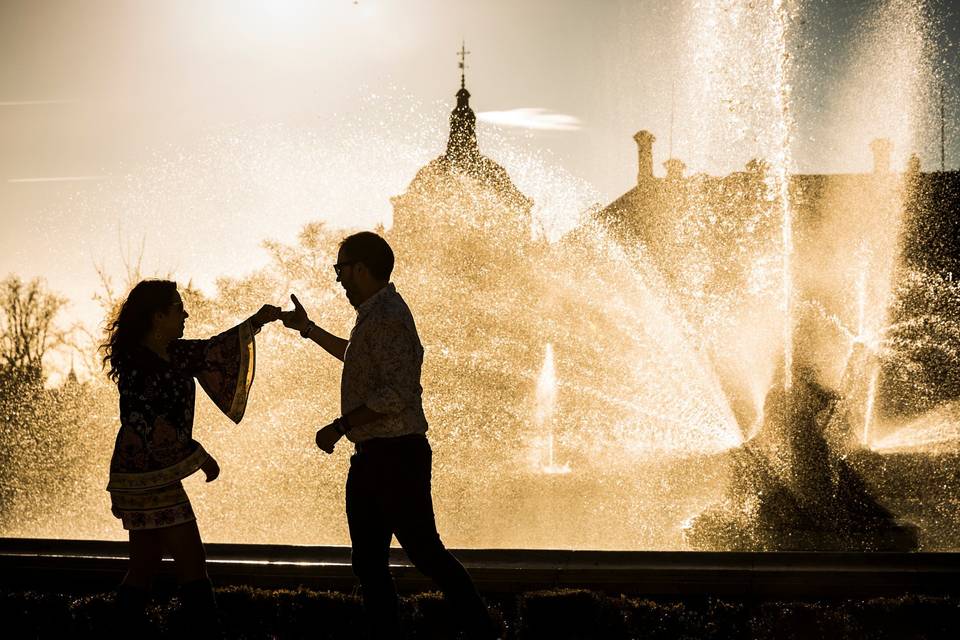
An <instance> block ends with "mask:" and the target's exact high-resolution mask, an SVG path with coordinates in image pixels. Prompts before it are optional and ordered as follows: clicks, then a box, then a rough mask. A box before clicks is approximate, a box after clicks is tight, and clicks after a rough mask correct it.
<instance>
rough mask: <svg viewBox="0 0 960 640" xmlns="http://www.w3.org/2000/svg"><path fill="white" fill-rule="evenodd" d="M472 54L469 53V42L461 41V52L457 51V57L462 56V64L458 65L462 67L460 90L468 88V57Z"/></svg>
mask: <svg viewBox="0 0 960 640" xmlns="http://www.w3.org/2000/svg"><path fill="white" fill-rule="evenodd" d="M469 54H470V52H469V51H467V42H466V40H463V41H461V44H460V51H457V55H458V56H460V62H459V63H458V64H457V66H458V67H460V88H461V89H466V88H467V56H468V55H469Z"/></svg>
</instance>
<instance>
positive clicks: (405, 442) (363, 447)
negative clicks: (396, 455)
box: [354, 433, 427, 453]
mask: <svg viewBox="0 0 960 640" xmlns="http://www.w3.org/2000/svg"><path fill="white" fill-rule="evenodd" d="M426 441H427V436H426V435H424V434H422V433H408V434H407V435H404V436H396V437H394V438H370V439H369V440H362V441H360V442H357V443H355V444H354V447H355V448H356V450H357V453H372V452H376V451H386V450H388V449H394V448H397V447H402V446H409V445H411V444H416V443H419V442H426Z"/></svg>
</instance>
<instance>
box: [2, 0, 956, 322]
mask: <svg viewBox="0 0 960 640" xmlns="http://www.w3.org/2000/svg"><path fill="white" fill-rule="evenodd" d="M711 4H714V5H717V4H719V5H733V4H736V2H734V0H727V1H726V2H722V1H720V0H718V1H717V2H715V3H711V2H709V1H708V0H677V1H675V2H674V1H667V0H663V1H652V0H647V1H643V0H627V1H624V2H617V1H614V0H603V1H599V2H598V1H594V0H577V1H574V0H564V1H563V2H556V1H555V0H527V1H524V2H515V1H499V0H498V1H486V2H462V1H453V0H415V1H403V2H400V1H399V0H398V1H394V2H389V1H385V0H380V1H376V0H357V1H354V0H327V1H324V2H309V1H306V0H302V1H295V0H269V1H267V0H264V1H263V2H253V1H234V0H230V1H228V0H220V1H214V0H201V1H197V0H170V1H164V2H156V1H152V0H142V1H134V0H127V1H109V2H108V1H102V0H85V1H82V2H81V1H54V0H4V2H2V3H0V148H2V149H3V152H2V153H0V220H2V224H3V234H2V236H0V276H5V275H6V274H9V273H16V274H19V275H21V276H23V277H26V278H30V277H35V276H42V277H44V278H46V279H47V281H48V283H49V284H50V286H51V287H52V288H54V289H55V290H57V291H59V292H61V293H63V294H65V295H67V296H68V297H69V298H70V299H71V300H72V306H71V309H69V310H68V314H72V315H73V316H74V317H81V318H84V319H87V320H89V319H91V318H95V316H96V307H95V305H93V303H91V302H90V301H89V298H90V295H91V293H92V292H93V291H94V290H95V289H96V287H97V278H96V271H95V268H94V267H95V264H98V263H99V264H102V265H103V266H104V267H105V268H106V269H107V270H108V271H110V272H113V273H116V272H119V271H120V270H121V268H122V256H123V254H124V252H125V251H127V249H126V248H128V247H131V246H133V247H136V246H139V244H140V242H141V241H142V242H143V243H144V245H145V254H144V257H145V261H144V267H145V271H146V272H147V273H149V274H161V275H162V274H166V273H171V274H172V275H174V276H176V277H177V278H178V279H179V280H182V281H185V280H188V279H193V280H194V281H195V282H197V283H199V284H200V285H201V286H209V285H210V283H212V282H213V280H214V279H215V278H216V277H217V276H218V275H222V274H232V275H242V274H243V273H245V272H248V271H249V270H251V269H253V268H255V267H257V266H258V265H260V264H262V262H263V260H264V254H263V252H262V251H261V250H260V249H259V244H260V242H261V241H262V240H264V239H266V238H275V239H280V240H290V239H292V238H293V237H294V236H295V234H296V232H297V230H298V229H299V228H300V227H301V226H302V225H303V224H304V223H305V222H307V221H309V220H313V219H318V218H322V219H327V220H330V221H331V223H332V224H335V225H337V226H372V225H373V224H376V223H377V222H385V223H389V216H390V206H389V200H388V199H389V197H390V196H393V195H397V194H399V193H401V192H402V191H403V189H404V188H405V187H406V184H407V183H408V182H409V180H410V179H411V178H412V177H413V174H414V173H415V171H416V170H417V168H419V167H420V166H422V165H423V164H425V163H426V162H427V161H428V160H429V159H430V158H432V157H434V156H436V155H437V154H439V153H440V152H441V151H442V149H443V145H444V144H445V140H446V126H447V125H446V121H447V116H448V113H449V110H450V108H451V107H452V101H453V94H454V93H455V91H456V89H457V88H458V82H459V77H458V72H457V68H456V61H457V59H456V56H455V52H456V50H457V49H458V48H459V46H460V43H461V39H465V40H466V46H467V49H468V50H470V51H471V52H472V54H471V55H470V56H469V57H468V71H467V83H468V88H469V89H470V91H471V93H472V95H473V98H472V100H471V103H472V105H473V107H474V109H475V110H476V111H477V112H478V114H479V116H480V124H479V128H478V131H479V139H480V146H481V150H483V151H484V152H485V153H487V154H488V155H490V156H491V157H493V158H494V159H495V160H497V161H498V162H500V163H501V164H503V165H504V166H505V167H506V168H507V169H508V171H510V173H511V176H512V177H513V178H514V180H515V181H516V182H517V183H518V186H520V188H521V190H524V191H525V192H526V193H527V194H528V195H531V196H532V197H533V198H534V199H535V200H538V202H539V204H540V206H541V207H543V212H542V214H543V215H544V216H547V217H549V218H550V219H561V218H563V219H566V220H568V221H569V220H574V219H575V218H576V215H577V214H578V213H579V212H580V211H582V210H583V209H585V208H586V207H587V206H589V205H591V204H594V203H602V204H605V203H607V202H610V201H611V200H613V199H614V198H616V197H617V196H618V195H620V194H621V193H623V192H624V191H626V190H627V189H628V188H630V186H631V185H632V184H633V182H634V180H635V176H636V152H635V147H634V143H633V141H632V139H631V136H632V134H633V133H634V132H635V131H637V130H638V129H641V128H645V129H650V130H652V131H653V132H654V133H655V134H656V135H657V137H658V143H657V146H656V148H655V157H654V160H655V166H656V170H657V172H658V173H662V169H661V163H662V161H663V160H665V159H666V157H667V152H668V143H667V141H668V139H669V137H670V133H669V131H670V115H671V105H673V110H674V115H675V121H676V124H675V133H674V136H673V139H674V144H673V150H674V155H676V156H679V157H681V158H686V159H687V160H688V165H690V166H689V169H690V170H691V171H711V172H718V171H730V170H734V169H736V168H739V167H741V166H742V163H743V162H744V161H745V160H746V159H747V158H745V157H740V156H737V155H736V154H733V155H732V156H731V157H730V158H727V159H720V160H718V161H715V162H713V163H711V162H710V161H708V160H707V159H703V158H698V156H697V152H698V144H697V143H698V136H699V132H697V131H691V130H689V128H685V127H684V115H685V113H684V111H685V109H686V108H687V106H688V102H689V97H688V98H687V102H685V101H684V100H679V101H678V99H677V98H676V97H675V96H676V93H677V91H676V89H675V83H676V81H677V78H680V77H683V73H682V69H679V68H678V65H680V64H682V63H681V62H679V61H681V60H683V59H684V58H683V56H682V55H681V52H682V51H683V49H684V44H685V43H684V35H683V34H685V33H687V32H688V31H687V30H686V28H685V26H684V25H685V24H686V23H687V22H688V21H689V20H690V19H691V16H696V15H698V11H701V10H702V8H703V7H705V6H707V5H711ZM741 4H742V3H741ZM795 4H799V5H801V8H800V15H801V17H802V21H801V22H798V23H797V25H798V26H797V29H798V33H799V34H801V35H800V36H799V37H801V38H802V39H803V40H804V41H803V42H802V43H794V46H793V50H794V52H795V54H796V55H797V56H798V59H799V61H800V64H799V65H798V68H799V69H801V70H802V77H799V78H797V79H796V84H795V92H796V93H798V95H797V96H795V101H796V102H795V104H794V105H792V107H793V108H794V110H795V112H794V114H793V116H794V118H795V120H796V126H797V128H798V132H799V133H798V135H797V137H796V149H795V155H794V158H793V161H794V163H795V167H794V168H795V169H797V170H800V171H811V172H814V171H815V172H835V171H865V170H867V169H868V168H869V152H868V151H867V144H868V142H869V139H868V138H869V136H870V135H873V133H872V132H870V131H867V130H866V129H865V130H864V131H862V132H860V131H857V130H850V131H847V130H846V129H843V128H840V127H836V126H834V128H833V129H831V128H829V125H828V124H826V123H830V122H839V121H840V120H838V119H837V118H831V112H832V110H833V111H835V110H837V109H840V108H842V105H844V104H850V103H856V102H857V101H858V99H859V98H858V96H857V95H856V94H855V92H856V91H858V90H869V83H867V84H864V80H863V77H862V76H863V74H861V77H859V78H858V76H857V74H856V73H853V74H852V75H851V71H850V68H849V65H848V64H847V63H848V62H849V60H850V59H851V56H855V55H857V51H858V46H857V45H859V44H862V43H863V33H864V24H865V23H868V22H869V20H870V19H871V16H872V15H874V14H875V13H876V11H877V10H878V8H880V7H881V5H887V6H888V8H889V6H890V5H893V7H894V10H895V11H896V10H897V6H896V5H898V4H899V5H904V6H906V5H914V4H916V3H910V2H904V1H901V0H891V1H890V2H880V1H866V0H861V1H856V2H851V1H849V0H837V1H827V0H806V1H804V2H799V3H795ZM928 4H929V13H930V15H931V16H933V17H934V18H935V19H934V20H932V21H931V22H930V28H931V41H932V42H933V44H934V47H933V49H932V51H931V55H932V56H933V58H934V59H935V62H936V64H938V65H940V67H941V73H942V74H943V76H944V77H946V78H947V81H948V82H947V92H946V93H947V108H948V119H949V124H948V129H947V138H948V149H947V156H948V165H949V166H952V167H956V166H957V163H958V158H960V136H958V133H957V128H956V125H955V124H954V122H955V120H956V114H957V95H958V88H957V83H958V80H957V78H958V65H957V62H956V59H957V48H956V42H957V40H958V37H957V34H958V27H957V24H958V19H957V16H956V14H954V13H951V12H950V11H949V4H950V3H949V2H946V1H937V2H930V3H928ZM743 46H744V47H750V46H751V43H750V42H744V43H743ZM879 46H881V47H883V46H885V45H884V41H881V42H880V45H879ZM860 49H861V50H862V47H860ZM861 53H862V52H861ZM872 55H877V54H876V53H875V52H874V54H872ZM937 61H939V62H937ZM881 66H882V65H881ZM868 79H869V78H868ZM858 83H859V84H858ZM863 87H867V88H866V89H864V88H863ZM851 92H854V93H853V94H852V95H850V94H851ZM837 95H842V96H844V100H841V101H839V102H838V101H835V100H833V99H832V98H833V97H834V96H837ZM672 96H674V97H672ZM894 106H895V105H894ZM821 127H826V131H828V132H830V133H831V136H832V135H833V134H835V135H836V136H842V135H847V137H848V139H846V140H844V141H843V145H845V146H842V145H841V142H839V141H836V140H833V139H832V137H831V136H823V135H819V132H820V130H821ZM928 129H929V131H928ZM936 135H937V136H938V135H939V131H938V130H937V132H936ZM931 136H933V133H932V129H931V126H927V127H926V129H924V133H923V136H922V137H923V138H924V139H923V142H924V145H925V146H924V148H921V149H917V150H918V151H919V152H920V155H921V158H922V160H923V162H924V167H928V168H932V167H933V166H934V165H935V164H938V163H939V149H938V148H934V145H933V142H932V141H933V140H934V139H935V138H936V136H933V137H931ZM860 138H863V139H860ZM841 146H842V148H843V149H855V150H857V151H856V152H855V153H839V152H838V149H839V148H841ZM906 153H907V150H904V149H897V150H895V154H899V155H897V161H896V162H902V160H903V158H905V156H906ZM127 252H128V253H129V251H127ZM133 252H134V253H135V252H136V249H133Z"/></svg>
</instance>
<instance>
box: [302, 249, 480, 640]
mask: <svg viewBox="0 0 960 640" xmlns="http://www.w3.org/2000/svg"><path fill="white" fill-rule="evenodd" d="M333 269H334V271H335V272H336V275H337V281H338V282H340V284H341V285H342V286H343V289H344V291H345V292H346V295H347V299H348V300H349V301H350V304H352V305H353V306H354V307H355V308H356V310H357V320H356V324H355V325H354V327H353V331H351V332H350V339H349V340H344V339H343V338H339V337H337V336H335V335H332V334H330V333H328V332H327V331H324V330H323V329H321V328H320V327H318V326H317V325H316V324H314V323H313V322H311V321H310V319H309V318H308V317H307V313H306V311H305V310H304V308H303V306H302V305H301V304H300V302H299V301H298V300H297V298H296V296H291V299H292V300H293V304H294V310H293V311H287V312H284V314H283V323H284V324H285V325H286V326H288V327H291V328H293V329H297V330H298V331H300V335H302V336H303V337H304V338H308V339H310V340H313V341H314V342H316V343H317V344H319V345H320V346H321V347H323V348H324V349H325V350H326V351H327V352H328V353H329V354H330V355H332V356H333V357H335V358H338V359H339V360H342V361H343V374H342V377H341V383H340V410H341V412H342V414H341V416H340V417H339V418H337V419H336V420H334V421H333V422H331V423H330V424H329V425H327V426H325V427H323V428H322V429H320V430H319V431H317V437H316V440H317V446H318V447H320V448H321V449H323V450H324V451H326V452H327V453H332V452H333V448H334V445H336V443H337V442H338V441H339V440H340V438H342V437H343V436H346V437H347V438H348V439H349V440H350V441H351V442H353V443H354V445H355V448H356V453H355V454H354V455H353V456H352V457H351V458H350V472H349V475H348V476H347V491H346V493H347V521H348V524H349V526H350V541H351V544H352V546H353V557H352V559H353V572H354V574H355V575H356V576H357V578H359V580H360V585H361V587H362V590H363V604H364V608H365V609H366V611H367V614H368V616H369V618H370V624H371V628H372V631H373V635H374V636H375V637H377V638H392V637H396V636H398V635H399V618H398V610H397V593H396V590H395V588H394V584H393V578H392V576H391V575H390V567H389V551H390V540H391V537H392V536H393V535H396V536H397V540H398V541H399V542H400V545H401V546H402V547H403V548H404V550H405V551H406V552H407V555H408V556H409V558H410V560H411V562H413V564H414V565H415V566H416V567H417V568H418V569H419V570H420V571H422V572H423V573H424V574H426V575H427V576H428V577H430V578H432V579H433V580H434V581H435V582H436V583H437V585H438V586H439V587H440V589H441V590H443V592H444V594H445V595H446V597H447V599H448V600H449V601H450V603H451V604H452V605H453V606H454V607H455V608H456V610H457V612H458V615H459V616H460V617H461V619H462V621H463V622H464V623H465V626H466V627H467V628H468V629H469V630H470V631H471V632H472V633H473V634H475V636H476V637H482V638H487V637H491V638H492V637H495V636H496V633H495V631H494V628H493V625H492V623H491V621H490V619H489V617H488V616H487V610H486V607H485V606H484V604H483V601H482V600H481V599H480V596H479V594H478V593H477V590H476V588H475V587H474V585H473V582H472V581H471V579H470V576H469V575H468V574H467V572H466V570H465V569H464V568H463V566H462V565H461V564H460V563H459V562H458V561H457V559H456V558H454V557H453V556H452V555H451V554H450V552H448V551H447V550H446V548H444V546H443V542H441V540H440V535H439V534H438V533H437V527H436V523H435V521H434V514H433V500H432V498H431V495H430V469H431V458H432V452H431V450H430V445H429V444H428V443H427V438H426V431H427V420H426V418H425V417H424V414H423V404H422V400H421V395H422V392H423V389H422V387H421V386H420V369H421V366H422V364H423V347H422V346H421V344H420V338H419V337H418V335H417V328H416V326H415V325H414V322H413V316H412V315H411V313H410V309H409V308H408V307H407V304H406V303H405V302H404V301H403V298H401V297H400V294H399V293H397V291H396V289H395V288H394V285H393V284H392V283H391V282H390V273H391V272H392V271H393V251H392V250H391V249H390V246H389V245H388V244H387V242H386V240H384V239H383V238H381V237H380V236H378V235H377V234H375V233H370V232H362V233H357V234H354V235H352V236H349V237H347V238H345V239H344V240H343V241H342V242H341V243H340V251H339V253H338V255H337V264H335V265H333Z"/></svg>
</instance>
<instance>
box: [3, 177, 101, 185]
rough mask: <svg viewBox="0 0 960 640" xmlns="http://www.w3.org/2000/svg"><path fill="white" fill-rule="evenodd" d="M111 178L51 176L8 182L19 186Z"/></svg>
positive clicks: (15, 179) (9, 180) (10, 179)
mask: <svg viewBox="0 0 960 640" xmlns="http://www.w3.org/2000/svg"><path fill="white" fill-rule="evenodd" d="M108 177H109V176H51V177H46V178H9V179H8V180H7V182H9V183H11V184H19V183H26V182H84V181H89V180H106V179H107V178H108Z"/></svg>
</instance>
